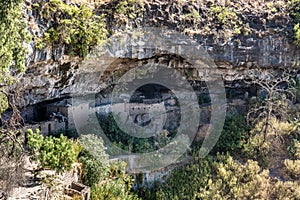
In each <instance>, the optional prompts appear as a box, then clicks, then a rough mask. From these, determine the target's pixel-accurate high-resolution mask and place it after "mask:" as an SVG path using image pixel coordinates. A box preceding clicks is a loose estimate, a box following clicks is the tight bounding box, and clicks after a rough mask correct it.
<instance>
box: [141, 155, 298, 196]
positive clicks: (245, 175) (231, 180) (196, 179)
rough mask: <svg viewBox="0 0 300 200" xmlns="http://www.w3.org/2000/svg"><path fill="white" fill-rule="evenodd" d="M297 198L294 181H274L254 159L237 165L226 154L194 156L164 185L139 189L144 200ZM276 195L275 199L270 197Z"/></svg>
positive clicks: (296, 187)
mask: <svg viewBox="0 0 300 200" xmlns="http://www.w3.org/2000/svg"><path fill="white" fill-rule="evenodd" d="M284 189H285V190H286V191H285V192H284V193H285V194H286V196H285V198H287V199H288V198H290V199H297V198H299V197H300V194H299V192H296V190H299V189H300V186H299V185H298V184H297V183H296V182H294V183H293V182H289V183H287V182H286V183H283V182H281V181H277V182H274V181H273V180H272V179H271V178H269V174H268V171H267V170H262V169H261V167H260V166H259V165H258V164H257V162H255V161H252V160H248V161H247V162H246V163H245V164H241V163H239V162H237V161H235V160H233V158H232V157H231V156H229V155H217V156H216V157H207V158H205V159H196V158H195V162H194V163H191V164H188V165H186V166H184V167H182V168H181V169H177V170H176V171H173V172H172V175H171V177H170V178H169V179H168V180H167V182H166V183H165V184H157V185H156V186H155V188H153V189H151V190H149V189H144V190H143V191H141V194H140V196H141V197H144V199H283V198H280V197H282V196H281V195H282V194H281V192H282V190H284ZM272 197H279V198H272Z"/></svg>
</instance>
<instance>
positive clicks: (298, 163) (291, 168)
mask: <svg viewBox="0 0 300 200" xmlns="http://www.w3.org/2000/svg"><path fill="white" fill-rule="evenodd" d="M284 166H285V169H286V171H287V173H288V174H289V175H290V176H291V177H300V160H289V159H285V160H284Z"/></svg>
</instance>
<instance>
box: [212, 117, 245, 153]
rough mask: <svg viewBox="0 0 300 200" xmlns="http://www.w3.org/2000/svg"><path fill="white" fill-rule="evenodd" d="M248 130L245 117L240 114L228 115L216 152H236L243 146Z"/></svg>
mask: <svg viewBox="0 0 300 200" xmlns="http://www.w3.org/2000/svg"><path fill="white" fill-rule="evenodd" d="M247 132H248V128H247V124H246V121H245V119H244V117H243V116H242V115H240V114H234V115H230V116H227V117H226V119H225V123H224V127H223V130H222V133H221V136H220V138H219V140H218V142H217V144H216V146H215V148H214V150H213V151H214V152H236V151H237V150H240V149H241V148H242V144H243V138H244V135H245V134H246V133H247Z"/></svg>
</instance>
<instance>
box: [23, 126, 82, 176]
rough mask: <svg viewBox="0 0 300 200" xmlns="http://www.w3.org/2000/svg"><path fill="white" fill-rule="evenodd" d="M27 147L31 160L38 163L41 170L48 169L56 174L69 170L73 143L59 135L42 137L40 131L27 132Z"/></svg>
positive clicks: (73, 154) (72, 158)
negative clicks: (57, 136)
mask: <svg viewBox="0 0 300 200" xmlns="http://www.w3.org/2000/svg"><path fill="white" fill-rule="evenodd" d="M26 134H27V137H28V147H29V149H30V151H31V153H32V159H34V160H36V161H38V162H39V164H40V165H41V167H42V168H50V169H53V170H56V171H57V172H62V171H64V170H70V169H71V167H72V164H73V162H74V160H75V156H76V155H75V153H74V149H73V141H72V140H69V139H67V138H66V137H65V136H63V135H60V137H59V138H55V137H53V136H48V137H43V135H41V134H40V131H39V130H37V131H36V133H34V132H33V131H32V130H31V129H29V130H27V133H26Z"/></svg>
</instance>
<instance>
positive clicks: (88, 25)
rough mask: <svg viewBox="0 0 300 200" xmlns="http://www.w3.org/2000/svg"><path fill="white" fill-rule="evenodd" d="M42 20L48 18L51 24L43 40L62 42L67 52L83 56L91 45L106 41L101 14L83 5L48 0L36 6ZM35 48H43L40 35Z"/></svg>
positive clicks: (48, 42) (87, 52)
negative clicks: (42, 17)
mask: <svg viewBox="0 0 300 200" xmlns="http://www.w3.org/2000/svg"><path fill="white" fill-rule="evenodd" d="M37 9H38V10H42V11H41V15H42V16H44V18H45V20H46V21H47V20H49V19H51V27H50V28H49V29H48V30H47V31H46V32H45V33H44V37H43V40H44V41H45V43H46V44H48V45H50V46H51V47H56V46H61V45H66V46H67V53H69V54H70V55H74V56H80V57H86V56H87V55H88V54H89V52H90V51H91V50H92V48H93V47H95V46H97V45H100V44H102V43H104V42H105V41H106V38H107V34H108V32H107V30H106V23H105V18H104V16H103V15H102V16H98V15H96V14H95V12H94V11H93V10H92V9H91V8H89V7H86V6H85V5H82V6H80V7H77V6H74V5H68V4H65V3H64V2H63V1H61V0H50V1H49V2H47V3H45V5H42V4H41V7H39V8H37ZM36 43H37V48H43V45H42V44H41V41H40V39H37V40H36Z"/></svg>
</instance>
